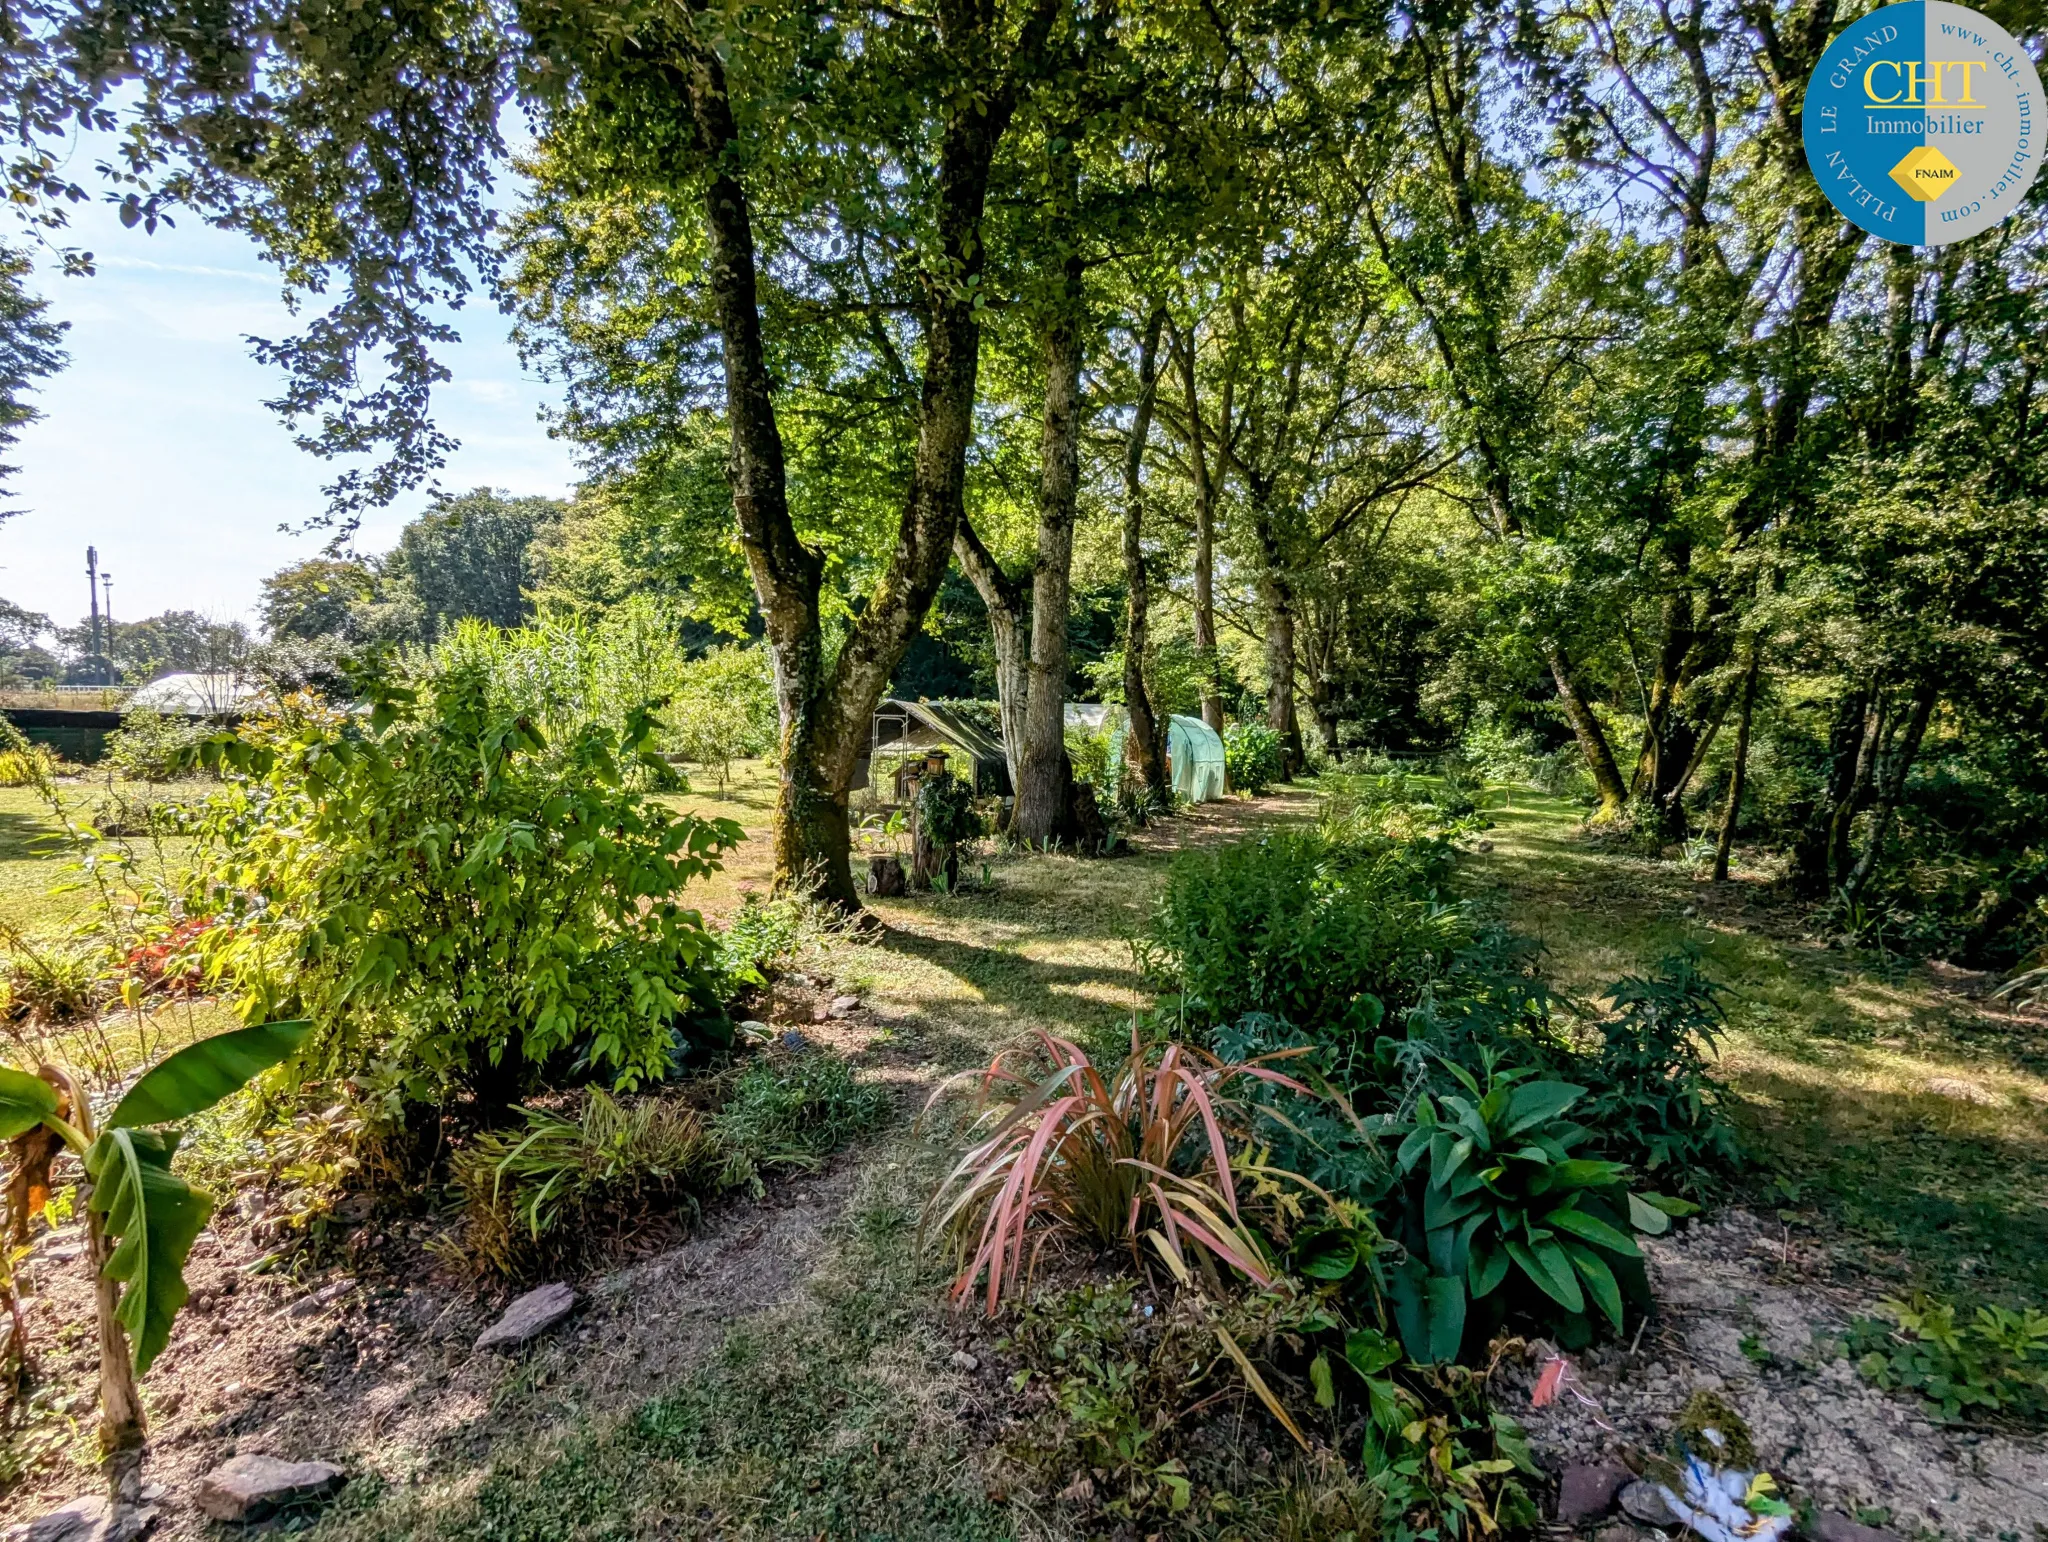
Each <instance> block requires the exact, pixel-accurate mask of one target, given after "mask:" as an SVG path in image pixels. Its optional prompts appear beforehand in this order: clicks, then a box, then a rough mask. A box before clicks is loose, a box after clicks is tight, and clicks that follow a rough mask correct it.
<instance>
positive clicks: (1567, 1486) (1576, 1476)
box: [1557, 1462, 1635, 1526]
mask: <svg viewBox="0 0 2048 1542" xmlns="http://www.w3.org/2000/svg"><path fill="white" fill-rule="evenodd" d="M1634 1477H1635V1474H1634V1473H1632V1472H1630V1471H1629V1470H1628V1469H1627V1468H1626V1467H1624V1466H1622V1465H1621V1463H1619V1462H1593V1463H1586V1462H1579V1463H1575V1464H1574V1465H1572V1466H1570V1467H1567V1468H1565V1470H1564V1476H1563V1477H1562V1478H1560V1479H1559V1480H1558V1485H1557V1519H1558V1521H1559V1523H1560V1524H1562V1525H1566V1526H1583V1525H1585V1524H1586V1522H1587V1521H1594V1520H1598V1519H1599V1518H1600V1517H1601V1516H1603V1515H1605V1514H1606V1513H1607V1512H1608V1511H1609V1510H1611V1509H1613V1508H1614V1496H1615V1495H1617V1494H1619V1493H1620V1492H1621V1490H1622V1486H1623V1485H1624V1484H1626V1483H1628V1482H1630V1481H1631V1480H1632V1479H1633V1478H1634Z"/></svg>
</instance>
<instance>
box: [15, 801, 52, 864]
mask: <svg viewBox="0 0 2048 1542" xmlns="http://www.w3.org/2000/svg"><path fill="white" fill-rule="evenodd" d="M63 839H64V835H63V832H62V831H61V830H59V829H58V828H57V826H56V825H55V824H54V823H52V822H51V820H50V818H49V816H48V815H46V814H42V813H34V814H24V813H20V812H18V811H16V810H13V809H5V810H0V862H47V861H50V860H51V859H53V858H55V857H56V856H58V855H59V854H60V852H61V849H62V843H63Z"/></svg>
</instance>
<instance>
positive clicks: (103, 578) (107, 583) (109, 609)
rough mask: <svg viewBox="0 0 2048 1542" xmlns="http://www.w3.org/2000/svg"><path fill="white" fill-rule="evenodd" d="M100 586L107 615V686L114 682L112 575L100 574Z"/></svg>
mask: <svg viewBox="0 0 2048 1542" xmlns="http://www.w3.org/2000/svg"><path fill="white" fill-rule="evenodd" d="M100 585H101V587H102V588H104V589H105V590H106V591H107V603H106V605H105V606H104V607H102V608H103V609H104V610H105V611H106V613H107V684H109V685H112V684H114V683H115V681H114V575H113V574H112V573H102V574H100Z"/></svg>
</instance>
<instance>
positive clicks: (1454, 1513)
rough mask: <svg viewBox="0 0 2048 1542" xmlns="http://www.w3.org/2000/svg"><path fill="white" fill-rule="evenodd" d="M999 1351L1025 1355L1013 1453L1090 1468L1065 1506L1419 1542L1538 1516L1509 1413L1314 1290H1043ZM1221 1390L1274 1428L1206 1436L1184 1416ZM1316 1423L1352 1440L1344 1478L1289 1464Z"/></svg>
mask: <svg viewBox="0 0 2048 1542" xmlns="http://www.w3.org/2000/svg"><path fill="white" fill-rule="evenodd" d="M1226 1343H1227V1344H1229V1345H1233V1346H1236V1347H1237V1350H1238V1353H1237V1354H1236V1355H1233V1354H1231V1353H1230V1352H1229V1350H1228V1349H1227V1348H1225V1345H1226ZM1000 1347H1001V1348H1002V1349H1003V1350H1004V1351H1005V1352H1006V1354H1007V1355H1008V1356H1009V1357H1010V1358H1011V1359H1012V1360H1013V1361H1015V1362H1017V1363H1019V1364H1020V1367H1021V1368H1020V1369H1019V1371H1018V1372H1017V1376H1016V1381H1017V1382H1018V1383H1019V1384H1021V1386H1022V1388H1023V1393H1024V1397H1023V1407H1024V1410H1025V1418H1024V1420H1023V1425H1022V1428H1021V1429H1020V1430H1019V1431H1018V1432H1017V1433H1016V1434H1015V1435H1014V1436H1013V1437H1012V1438H1011V1440H1010V1442H1009V1445H1008V1449H1009V1453H1010V1455H1011V1456H1012V1458H1013V1459H1014V1460H1016V1461H1017V1462H1019V1463H1020V1464H1021V1465H1023V1466H1024V1467H1025V1468H1026V1469H1027V1470H1030V1471H1033V1472H1035V1473H1039V1474H1042V1475H1043V1478H1044V1484H1045V1487H1046V1488H1047V1489H1048V1490H1055V1491H1058V1490H1067V1491H1068V1492H1069V1493H1071V1490H1070V1489H1068V1485H1069V1484H1070V1482H1071V1481H1072V1480H1073V1479H1075V1478H1076V1477H1077V1476H1083V1477H1087V1478H1089V1480H1090V1481H1089V1482H1088V1483H1087V1484H1085V1485H1081V1487H1082V1489H1083V1491H1084V1492H1085V1494H1086V1498H1084V1499H1081V1500H1079V1501H1078V1503H1079V1505H1080V1506H1081V1508H1082V1511H1083V1513H1084V1514H1085V1515H1086V1516H1087V1517H1088V1518H1089V1519H1090V1520H1093V1521H1096V1522H1097V1523H1098V1524H1100V1523H1104V1522H1106V1523H1112V1524H1122V1525H1125V1526H1131V1525H1136V1526H1137V1527H1138V1528H1140V1529H1141V1530H1149V1531H1152V1532H1158V1531H1160V1530H1162V1529H1166V1530H1168V1531H1170V1532H1172V1533H1178V1534H1191V1535H1217V1536H1223V1537H1245V1538H1251V1537H1259V1538H1266V1537H1289V1538H1318V1539H1327V1542H1337V1539H1340V1538H1345V1537H1351V1538H1356V1537H1361V1536H1366V1537H1374V1538H1382V1537H1383V1538H1402V1539H1408V1542H1419V1539H1423V1538H1470V1537H1478V1536H1483V1535H1490V1534H1492V1528H1493V1526H1494V1525H1495V1524H1496V1523H1497V1524H1498V1525H1499V1526H1501V1527H1504V1528H1507V1529H1509V1530H1511V1531H1513V1530H1519V1529H1520V1528H1522V1527H1526V1526H1530V1525H1532V1524H1534V1523H1535V1521H1536V1520H1537V1512H1536V1508H1535V1505H1534V1502H1533V1501H1532V1499H1531V1498H1530V1495H1529V1491H1528V1488H1527V1487H1525V1480H1531V1479H1540V1473H1539V1472H1538V1470H1537V1468H1536V1466H1535V1463H1534V1462H1533V1460H1532V1459H1531V1457H1530V1453H1529V1448H1528V1444H1527V1442H1526V1440H1525V1439H1524V1438H1523V1437H1522V1434H1521V1431H1520V1430H1519V1429H1518V1428H1517V1427H1516V1425H1515V1423H1514V1421H1513V1420H1512V1419H1509V1418H1506V1417H1505V1416H1502V1415H1499V1414H1495V1413H1492V1412H1491V1411H1490V1410H1489V1408H1488V1406H1487V1398H1486V1391H1485V1381H1484V1378H1483V1377H1482V1376H1479V1375H1477V1374H1474V1373H1471V1372H1467V1371H1464V1370H1461V1369H1458V1368H1456V1367H1452V1368H1448V1369H1442V1370H1439V1369H1434V1368H1430V1367H1423V1366H1415V1365H1412V1364H1408V1363H1406V1362H1404V1360H1403V1357H1402V1354H1401V1349H1400V1346H1399V1345H1398V1344H1396V1343H1394V1342H1393V1341H1391V1340H1389V1339H1388V1338H1387V1337H1386V1336H1385V1335H1384V1334H1382V1333H1380V1332H1379V1331H1377V1330H1376V1329H1374V1328H1370V1327H1362V1328H1361V1327H1351V1326H1348V1325H1347V1323H1346V1322H1345V1320H1344V1319H1343V1317H1342V1316H1341V1315H1339V1314H1338V1313H1336V1312H1335V1311H1333V1309H1332V1303H1331V1302H1330V1300H1329V1298H1328V1296H1327V1294H1326V1293H1323V1292H1320V1291H1319V1290H1317V1289H1316V1288H1314V1285H1313V1282H1311V1284H1310V1288H1308V1289H1303V1290H1296V1291H1291V1292H1286V1293H1277V1292H1266V1291H1251V1292H1247V1293H1245V1294H1242V1295H1238V1296H1229V1297H1218V1296H1209V1295H1203V1294H1199V1293H1195V1292H1189V1291H1183V1292H1180V1293H1178V1294H1176V1295H1174V1296H1171V1297H1169V1298H1165V1299H1161V1300H1158V1301H1157V1302H1156V1303H1155V1302H1153V1301H1145V1302H1143V1303H1141V1302H1140V1300H1139V1298H1138V1295H1137V1292H1136V1290H1135V1289H1134V1287H1133V1286H1132V1285H1131V1284H1130V1283H1129V1282H1127V1281H1113V1282H1110V1283H1108V1284H1106V1285H1084V1286H1081V1287H1079V1288H1078V1289H1073V1290H1067V1291H1059V1292H1046V1293H1042V1294H1041V1295H1040V1296H1039V1297H1038V1298H1036V1299H1035V1300H1034V1301H1033V1302H1032V1303H1031V1304H1030V1305H1028V1306H1026V1307H1025V1308H1024V1310H1023V1311H1022V1312H1021V1313H1020V1314H1019V1317H1018V1321H1017V1326H1016V1329H1015V1330H1014V1332H1013V1333H1012V1334H1011V1335H1010V1337H1009V1338H1008V1339H1006V1340H1005V1341H1004V1342H1003V1343H1002V1345H1001V1346H1000ZM1240 1357H1241V1358H1240ZM1233 1384H1237V1387H1242V1388H1249V1389H1250V1390H1251V1391H1252V1393H1253V1395H1254V1396H1255V1397H1256V1399H1257V1401H1256V1402H1255V1403H1254V1402H1253V1401H1252V1399H1251V1398H1247V1399H1246V1402H1247V1404H1248V1406H1249V1407H1251V1408H1252V1409H1254V1410H1256V1409H1257V1408H1258V1407H1259V1406H1261V1405H1263V1407H1264V1408H1265V1410H1266V1411H1267V1412H1268V1413H1271V1414H1272V1415H1273V1416H1274V1417H1273V1422H1271V1423H1266V1422H1265V1421H1263V1420H1256V1421H1251V1422H1247V1423H1243V1424H1240V1425H1239V1426H1238V1427H1237V1431H1236V1432H1235V1434H1234V1436H1233V1438H1232V1440H1231V1441H1229V1442H1228V1443H1227V1444H1226V1445H1223V1446H1219V1445H1218V1443H1216V1442H1214V1441H1210V1440H1204V1439H1202V1438H1201V1435H1200V1429H1201V1427H1200V1425H1199V1424H1197V1423H1196V1422H1195V1421H1194V1420H1193V1418H1192V1417H1191V1415H1192V1412H1193V1410H1195V1409H1197V1408H1200V1407H1202V1406H1204V1405H1206V1404H1207V1403H1209V1402H1211V1401H1212V1400H1214V1399H1216V1398H1218V1397H1221V1396H1225V1395H1227V1394H1229V1393H1231V1392H1232V1391H1233V1390H1237V1387H1234V1385H1233ZM1310 1429H1320V1430H1321V1431H1322V1432H1323V1434H1324V1439H1325V1440H1326V1441H1328V1440H1330V1439H1332V1438H1333V1437H1334V1440H1335V1441H1336V1442H1339V1443H1342V1444H1345V1445H1349V1444H1350V1443H1351V1442H1352V1441H1354V1440H1355V1441H1356V1442H1357V1443H1358V1445H1357V1449H1358V1464H1357V1468H1356V1471H1355V1473H1354V1472H1351V1471H1347V1470H1345V1468H1344V1467H1343V1466H1342V1465H1340V1464H1338V1463H1335V1462H1331V1461H1328V1460H1327V1459H1318V1458H1315V1457H1307V1458H1298V1459H1295V1460H1292V1461H1290V1460H1288V1459H1287V1458H1286V1457H1285V1456H1284V1455H1283V1453H1284V1452H1286V1451H1287V1450H1288V1449H1290V1448H1289V1446H1288V1441H1289V1440H1290V1439H1298V1438H1300V1437H1299V1436H1298V1435H1296V1434H1295V1433H1294V1432H1295V1431H1306V1430H1310ZM1247 1447H1249V1448H1250V1449H1249V1452H1248V1450H1247ZM1248 1454H1249V1455H1251V1457H1252V1459H1251V1460H1246V1457H1247V1455H1248ZM1481 1517H1484V1520H1482V1519H1481Z"/></svg>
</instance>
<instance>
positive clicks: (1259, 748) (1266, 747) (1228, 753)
mask: <svg viewBox="0 0 2048 1542" xmlns="http://www.w3.org/2000/svg"><path fill="white" fill-rule="evenodd" d="M1286 773H1287V746H1286V745H1285V744H1283V743H1282V742H1281V739H1280V736H1279V735H1278V734H1277V733H1275V732H1274V731H1273V730H1272V729H1271V728H1268V727H1267V726H1266V725H1265V724H1264V723H1257V722H1252V723H1232V724H1231V725H1230V726H1229V727H1228V728H1226V729H1224V730H1223V774H1224V775H1225V776H1227V777H1228V778H1229V779H1230V787H1231V791H1233V792H1242V793H1249V794H1250V795H1251V796H1253V797H1257V796H1258V795H1259V794H1260V793H1262V792H1264V791H1265V790H1266V789H1267V788H1268V787H1270V786H1272V785H1273V783H1275V782H1277V781H1279V780H1280V778H1281V777H1282V776H1284V775H1286Z"/></svg>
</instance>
